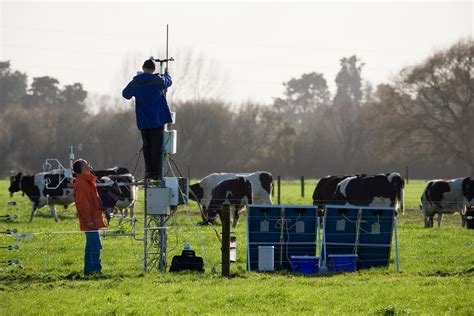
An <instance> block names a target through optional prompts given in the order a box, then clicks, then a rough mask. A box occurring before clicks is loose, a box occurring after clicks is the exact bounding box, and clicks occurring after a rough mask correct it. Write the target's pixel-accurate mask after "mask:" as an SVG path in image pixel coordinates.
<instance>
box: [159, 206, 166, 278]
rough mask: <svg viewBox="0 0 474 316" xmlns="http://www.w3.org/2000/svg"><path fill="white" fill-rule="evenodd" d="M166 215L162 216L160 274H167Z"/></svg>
mask: <svg viewBox="0 0 474 316" xmlns="http://www.w3.org/2000/svg"><path fill="white" fill-rule="evenodd" d="M165 225H166V215H161V216H160V227H161V228H160V263H159V268H160V272H165V270H166V242H167V240H166V239H167V236H166V227H165Z"/></svg>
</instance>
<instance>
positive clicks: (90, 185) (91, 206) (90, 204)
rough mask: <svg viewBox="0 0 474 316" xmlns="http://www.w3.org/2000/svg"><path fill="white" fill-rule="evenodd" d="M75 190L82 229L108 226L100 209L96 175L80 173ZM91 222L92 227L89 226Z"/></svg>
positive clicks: (75, 183)
mask: <svg viewBox="0 0 474 316" xmlns="http://www.w3.org/2000/svg"><path fill="white" fill-rule="evenodd" d="M73 192H74V201H75V202H76V209H77V214H78V216H79V225H80V227H81V230H82V231H88V230H97V229H99V228H104V227H106V225H105V222H104V218H103V217H102V210H101V209H100V201H99V194H98V193H97V186H96V183H95V177H94V176H93V175H92V174H78V175H77V178H76V181H75V182H74V189H73ZM89 222H93V226H92V227H89V226H88V224H87V223H89Z"/></svg>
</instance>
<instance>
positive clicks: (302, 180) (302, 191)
mask: <svg viewBox="0 0 474 316" xmlns="http://www.w3.org/2000/svg"><path fill="white" fill-rule="evenodd" d="M301 197H304V176H302V177H301Z"/></svg>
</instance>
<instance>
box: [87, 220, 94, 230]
mask: <svg viewBox="0 0 474 316" xmlns="http://www.w3.org/2000/svg"><path fill="white" fill-rule="evenodd" d="M87 228H89V229H93V228H94V222H93V221H88V222H87Z"/></svg>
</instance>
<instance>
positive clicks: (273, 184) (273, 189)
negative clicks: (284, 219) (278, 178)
mask: <svg viewBox="0 0 474 316" xmlns="http://www.w3.org/2000/svg"><path fill="white" fill-rule="evenodd" d="M274 196H275V181H272V197H274Z"/></svg>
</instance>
